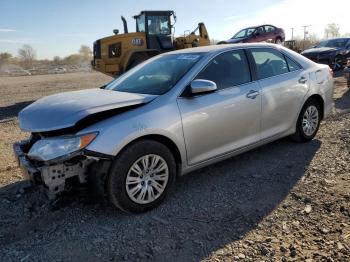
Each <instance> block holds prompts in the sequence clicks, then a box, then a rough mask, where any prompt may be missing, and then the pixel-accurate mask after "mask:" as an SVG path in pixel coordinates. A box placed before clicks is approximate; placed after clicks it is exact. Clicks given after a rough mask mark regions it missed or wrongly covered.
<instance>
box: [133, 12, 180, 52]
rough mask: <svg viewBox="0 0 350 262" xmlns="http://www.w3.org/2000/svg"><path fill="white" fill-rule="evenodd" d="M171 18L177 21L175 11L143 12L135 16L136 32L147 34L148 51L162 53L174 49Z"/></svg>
mask: <svg viewBox="0 0 350 262" xmlns="http://www.w3.org/2000/svg"><path fill="white" fill-rule="evenodd" d="M171 17H173V19H174V20H175V19H176V16H175V13H174V11H142V12H141V13H140V14H139V15H136V16H134V18H135V20H136V32H141V33H145V34H146V39H147V48H148V49H154V50H158V51H160V52H162V51H167V50H171V49H173V48H174V46H173V39H172V24H171Z"/></svg>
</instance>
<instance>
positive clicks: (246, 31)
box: [232, 27, 255, 39]
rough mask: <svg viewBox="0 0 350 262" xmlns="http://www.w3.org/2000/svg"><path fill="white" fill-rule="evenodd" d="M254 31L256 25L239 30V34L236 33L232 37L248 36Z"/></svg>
mask: <svg viewBox="0 0 350 262" xmlns="http://www.w3.org/2000/svg"><path fill="white" fill-rule="evenodd" d="M254 31H255V27H251V28H246V29H243V30H241V31H239V32H238V33H237V34H235V35H234V36H233V37H232V39H235V38H243V37H248V36H250V35H251V34H252V33H253V32H254Z"/></svg>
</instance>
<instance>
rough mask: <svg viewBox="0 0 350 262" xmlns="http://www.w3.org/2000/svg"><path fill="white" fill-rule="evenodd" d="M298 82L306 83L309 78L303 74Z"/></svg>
mask: <svg viewBox="0 0 350 262" xmlns="http://www.w3.org/2000/svg"><path fill="white" fill-rule="evenodd" d="M298 82H299V83H300V84H305V83H306V82H307V79H306V77H304V76H302V77H300V78H299V80H298Z"/></svg>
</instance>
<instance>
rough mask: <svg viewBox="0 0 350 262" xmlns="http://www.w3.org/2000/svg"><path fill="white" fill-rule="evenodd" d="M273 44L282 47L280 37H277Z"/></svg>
mask: <svg viewBox="0 0 350 262" xmlns="http://www.w3.org/2000/svg"><path fill="white" fill-rule="evenodd" d="M275 44H277V45H282V39H281V38H280V37H277V38H276V40H275Z"/></svg>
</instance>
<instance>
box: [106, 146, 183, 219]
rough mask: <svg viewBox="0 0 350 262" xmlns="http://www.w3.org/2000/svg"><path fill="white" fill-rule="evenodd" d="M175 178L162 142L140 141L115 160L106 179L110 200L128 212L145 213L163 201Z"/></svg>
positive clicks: (173, 164) (172, 166) (174, 171)
mask: <svg viewBox="0 0 350 262" xmlns="http://www.w3.org/2000/svg"><path fill="white" fill-rule="evenodd" d="M175 177H176V163H175V159H174V156H173V155H172V153H171V151H170V150H169V149H168V148H167V147H166V146H165V145H163V144H161V143H159V142H156V141H152V140H141V141H138V142H135V143H133V144H131V145H130V146H128V147H127V148H126V149H125V150H124V151H123V152H122V153H120V155H119V156H118V157H116V159H115V160H114V163H113V166H112V168H111V170H110V173H109V176H108V179H107V192H108V197H109V199H110V201H111V203H112V204H113V205H114V206H116V207H118V208H120V209H121V210H123V211H125V212H129V213H142V212H146V211H148V210H151V209H153V208H155V207H156V206H158V205H159V204H160V203H161V202H162V201H163V200H164V198H165V197H166V195H167V193H168V191H169V189H170V188H171V186H172V185H173V184H174V181H175Z"/></svg>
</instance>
